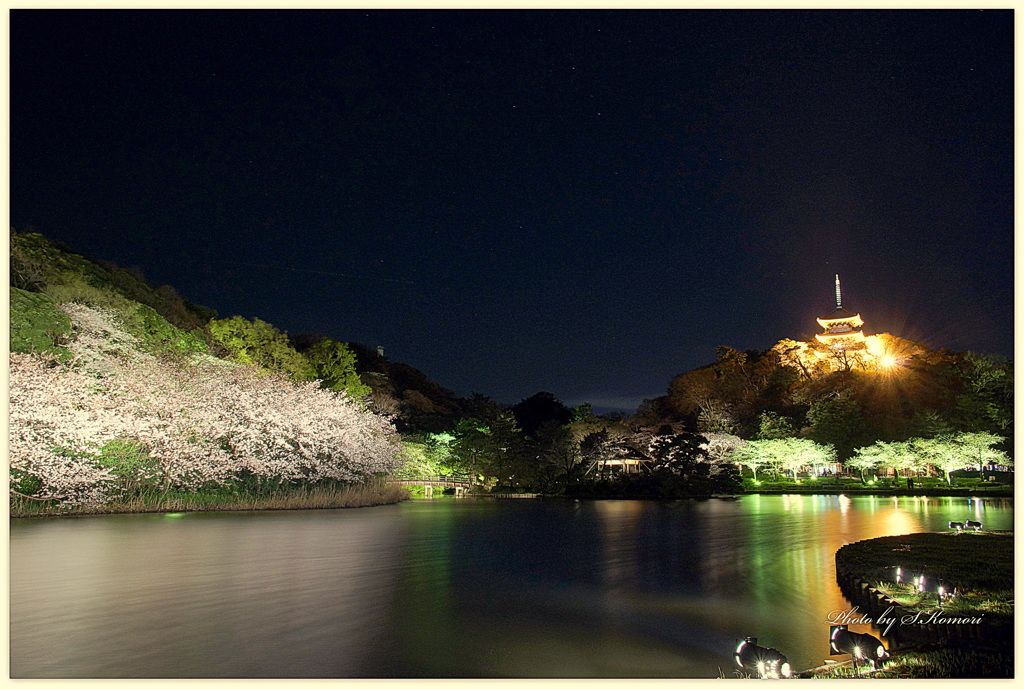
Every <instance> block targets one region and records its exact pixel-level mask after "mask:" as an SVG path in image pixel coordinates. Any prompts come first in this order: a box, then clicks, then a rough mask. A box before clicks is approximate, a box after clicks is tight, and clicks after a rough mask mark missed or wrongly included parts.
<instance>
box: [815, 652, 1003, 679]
mask: <svg viewBox="0 0 1024 689" xmlns="http://www.w3.org/2000/svg"><path fill="white" fill-rule="evenodd" d="M799 676H800V677H802V678H812V679H845V678H852V677H865V678H866V677H870V678H874V679H969V678H1009V677H1013V655H1012V654H1007V653H1001V652H997V651H992V650H986V649H976V648H936V649H930V650H906V651H896V652H895V653H893V655H892V657H890V658H889V659H888V660H886V661H884V662H882V663H881V665H880V667H879V668H878V669H877V670H871V669H870V668H868V667H866V666H865V665H864V664H863V663H862V664H860V665H859V668H858V670H855V669H854V667H853V663H852V662H851V661H846V662H842V663H835V664H833V665H826V666H824V667H820V668H815V669H813V670H808V671H807V672H804V673H801V674H800V675H799Z"/></svg>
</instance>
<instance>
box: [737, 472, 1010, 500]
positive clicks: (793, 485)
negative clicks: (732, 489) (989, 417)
mask: <svg viewBox="0 0 1024 689" xmlns="http://www.w3.org/2000/svg"><path fill="white" fill-rule="evenodd" d="M743 490H744V492H746V493H759V494H762V495H781V494H794V493H795V494H801V493H803V494H807V495H887V496H891V495H896V496H901V497H903V496H915V495H920V496H922V497H957V496H960V497H971V498H982V497H993V498H996V497H1004V498H1012V497H1013V484H1012V483H996V482H988V481H980V480H978V479H961V480H959V481H956V482H954V484H953V485H952V486H950V485H949V484H947V483H946V482H945V481H942V480H940V479H935V478H929V479H914V483H913V487H910V486H908V484H907V481H906V479H902V480H899V481H893V480H884V479H883V480H877V481H867V482H863V481H861V480H859V479H855V478H847V477H839V478H815V479H811V478H804V479H800V480H798V481H797V480H793V479H787V480H759V481H754V480H751V479H749V478H746V479H744V480H743Z"/></svg>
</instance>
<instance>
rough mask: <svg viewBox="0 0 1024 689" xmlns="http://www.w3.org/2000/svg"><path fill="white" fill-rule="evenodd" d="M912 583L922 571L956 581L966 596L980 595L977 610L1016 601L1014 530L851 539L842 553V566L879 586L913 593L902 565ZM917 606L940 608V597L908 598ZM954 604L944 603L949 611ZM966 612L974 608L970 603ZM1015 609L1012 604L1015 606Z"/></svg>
mask: <svg viewBox="0 0 1024 689" xmlns="http://www.w3.org/2000/svg"><path fill="white" fill-rule="evenodd" d="M897 567H899V568H900V569H901V570H902V575H901V579H902V580H903V582H906V581H907V580H908V579H909V578H912V577H913V576H916V575H924V576H925V577H926V578H927V580H929V581H933V582H938V581H947V582H950V585H955V586H956V587H957V588H958V589H959V591H960V594H961V598H962V599H963V598H967V597H968V596H969V595H975V596H976V597H977V598H976V600H977V604H978V606H977V607H975V608H970V609H972V610H975V611H977V612H992V610H991V609H989V606H990V605H991V604H998V603H999V602H1000V601H1012V600H1013V532H1012V531H979V532H972V531H965V532H964V533H960V534H957V533H953V532H950V533H914V534H906V535H903V536H885V537H883V538H873V539H871V540H867V541H860V542H858V543H851V544H849V545H846V546H843V547H842V548H840V550H839V552H838V553H836V570H837V571H838V572H843V573H849V574H853V575H854V576H855V577H857V578H858V579H860V580H862V581H866V582H869V584H871V585H872V586H875V587H876V588H878V587H882V588H884V589H888V590H891V591H893V592H900V591H905V590H906V591H909V587H907V586H902V585H898V584H896V576H895V575H896V568H897ZM906 601H907V603H909V604H912V605H915V606H916V607H922V606H930V607H935V605H936V598H935V595H934V594H933V595H930V596H928V595H925V596H918V595H913V596H907V597H906ZM954 604H955V602H954V603H949V604H943V610H947V609H950V610H952V609H953V608H952V606H953V605H954ZM963 610H964V611H966V610H968V608H966V607H964V608H963ZM1009 611H1010V612H1011V613H1012V605H1011V607H1010V608H1009Z"/></svg>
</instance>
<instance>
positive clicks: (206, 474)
mask: <svg viewBox="0 0 1024 689" xmlns="http://www.w3.org/2000/svg"><path fill="white" fill-rule="evenodd" d="M63 308H64V311H65V313H67V315H68V316H69V317H70V319H71V320H72V322H73V324H74V334H75V339H74V340H73V341H72V342H71V343H69V345H68V348H69V349H70V350H71V351H72V352H73V354H74V355H75V358H74V360H73V362H72V364H59V363H58V362H56V361H52V360H44V359H42V358H39V357H32V356H29V355H25V354H12V355H11V369H10V370H11V375H10V386H11V413H10V422H11V424H10V458H11V481H12V483H11V489H12V490H14V491H18V492H23V490H24V488H25V486H26V485H31V486H32V490H33V494H32V495H31V497H32V498H34V499H45V500H52V501H54V502H56V503H57V504H61V505H67V506H71V505H84V504H97V503H102V502H104V501H106V500H107V499H108V498H110V497H111V496H112V495H113V494H114V493H115V492H116V491H118V490H123V489H126V488H131V487H133V486H137V485H139V484H141V483H152V484H155V485H159V487H160V488H162V489H164V490H167V489H170V488H172V487H173V488H176V489H180V490H196V489H199V488H201V487H203V486H206V485H210V484H223V483H225V482H228V481H232V480H236V479H238V478H242V477H248V478H251V479H254V480H255V481H257V482H262V483H263V484H264V485H273V484H274V482H276V483H278V484H279V483H280V482H282V481H289V480H305V481H316V480H319V479H333V480H339V481H358V480H362V479H363V478H365V477H367V476H369V475H371V474H375V473H381V472H387V471H389V470H392V469H394V468H396V467H398V466H399V465H400V464H401V458H400V456H401V448H400V447H399V445H398V443H397V442H396V438H395V434H394V431H393V429H392V428H391V426H390V425H389V424H388V423H387V422H386V421H385V420H383V419H381V418H380V417H377V416H374V415H373V414H371V413H369V412H367V411H365V410H363V409H361V408H360V407H359V406H358V405H356V404H355V403H354V402H353V401H351V400H350V399H349V398H348V397H346V396H343V395H338V394H337V393H334V392H332V391H330V390H325V389H322V388H320V387H319V386H318V385H317V384H316V383H313V382H307V383H301V384H296V383H294V382H291V381H290V380H288V379H287V378H285V377H284V376H283V375H282V374H275V373H265V372H260V371H257V370H255V369H253V368H251V367H246V366H239V365H236V364H231V363H228V362H224V361H221V360H218V359H214V358H212V357H208V356H204V355H200V356H195V357H192V358H190V359H186V358H167V357H155V356H153V355H152V354H149V353H147V352H145V351H142V350H140V349H139V346H138V345H139V340H138V338H136V337H134V336H133V335H131V334H130V333H128V332H126V331H125V330H124V328H123V326H122V325H121V324H120V323H119V322H118V320H117V319H116V318H115V317H114V316H113V314H111V313H110V312H106V311H101V310H97V309H92V308H89V307H86V306H82V305H76V304H66V305H64V307H63ZM29 479H31V480H29ZM19 488H21V489H22V490H19Z"/></svg>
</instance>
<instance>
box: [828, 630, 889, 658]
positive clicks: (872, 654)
mask: <svg viewBox="0 0 1024 689" xmlns="http://www.w3.org/2000/svg"><path fill="white" fill-rule="evenodd" d="M830 630H831V634H830V635H829V639H828V644H829V650H831V651H832V655H839V654H842V653H849V654H850V655H851V656H853V664H854V667H856V665H857V661H858V660H866V661H868V663H870V664H871V669H876V668H877V667H878V661H880V660H882V659H883V658H885V657H886V655H888V654H887V653H886V650H885V646H884V645H883V644H882V642H881V641H880V640H879V639H877V638H876V637H874V636H871V635H870V634H857V633H856V632H851V631H850V630H849V628H848V627H847V625H845V624H840V625H835V626H833V627H830Z"/></svg>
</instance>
